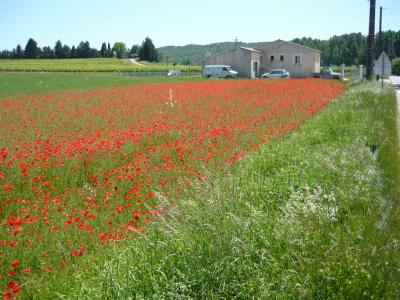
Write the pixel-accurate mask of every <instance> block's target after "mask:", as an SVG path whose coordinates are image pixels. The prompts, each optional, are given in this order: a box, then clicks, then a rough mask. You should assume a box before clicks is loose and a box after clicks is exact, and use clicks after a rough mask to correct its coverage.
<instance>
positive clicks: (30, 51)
mask: <svg viewBox="0 0 400 300" xmlns="http://www.w3.org/2000/svg"><path fill="white" fill-rule="evenodd" d="M37 55H38V47H37V43H36V41H35V40H34V39H32V38H30V39H29V40H28V42H27V43H26V46H25V57H26V58H36V57H37Z"/></svg>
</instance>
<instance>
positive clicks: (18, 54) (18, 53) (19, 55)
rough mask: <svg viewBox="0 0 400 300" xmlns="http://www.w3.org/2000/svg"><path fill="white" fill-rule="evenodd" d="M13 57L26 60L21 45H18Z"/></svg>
mask: <svg viewBox="0 0 400 300" xmlns="http://www.w3.org/2000/svg"><path fill="white" fill-rule="evenodd" d="M13 57H14V58H17V59H19V58H24V51H23V50H22V47H21V45H20V44H18V45H17V48H16V49H14V50H13Z"/></svg>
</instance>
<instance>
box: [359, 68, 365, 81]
mask: <svg viewBox="0 0 400 300" xmlns="http://www.w3.org/2000/svg"><path fill="white" fill-rule="evenodd" d="M359 68H360V80H363V77H364V65H359Z"/></svg>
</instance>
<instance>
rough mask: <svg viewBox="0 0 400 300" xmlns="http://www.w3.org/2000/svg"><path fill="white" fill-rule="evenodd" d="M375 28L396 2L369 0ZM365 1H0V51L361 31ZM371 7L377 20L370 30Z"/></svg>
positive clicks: (387, 23) (396, 23)
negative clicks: (58, 43) (374, 3)
mask: <svg viewBox="0 0 400 300" xmlns="http://www.w3.org/2000/svg"><path fill="white" fill-rule="evenodd" d="M379 6H383V7H386V8H388V9H387V10H384V17H383V29H385V30H386V29H392V30H395V31H398V30H400V0H377V7H379ZM368 12H369V2H368V1H367V0H301V1H299V0H274V1H270V0H251V1H237V0H201V1H200V0H153V1H145V0H141V1H139V0H107V1H104V0H97V1H95V0H68V1H65V0H18V1H16V0H0V28H1V32H2V33H1V35H0V49H12V48H14V47H16V45H17V44H18V43H19V44H21V45H22V46H23V47H25V44H26V42H27V40H28V39H29V38H30V37H32V38H33V39H35V40H36V41H37V42H38V44H39V46H40V47H43V46H48V45H50V46H52V47H53V46H54V43H55V41H56V40H58V39H60V40H61V42H62V43H66V44H68V45H70V46H72V45H73V44H75V45H77V44H79V42H80V41H82V40H84V41H86V40H88V41H89V42H90V44H91V46H92V47H96V48H100V46H101V43H102V42H103V41H104V42H110V43H111V45H112V44H113V43H114V42H116V41H122V42H124V43H126V44H127V46H128V47H130V46H132V44H140V43H141V42H142V40H143V39H144V38H145V37H146V36H149V37H150V38H152V40H153V42H154V43H155V45H156V47H160V46H166V45H186V44H208V43H212V42H222V41H233V40H234V39H235V38H236V37H237V38H238V39H239V40H240V41H244V42H258V41H271V40H276V39H278V38H280V39H284V40H290V39H293V38H296V37H302V36H310V37H313V38H320V39H327V38H329V37H331V36H333V35H340V34H343V33H350V32H362V33H363V34H366V33H367V31H368ZM378 16H379V13H378V10H377V15H376V17H377V22H376V24H377V26H376V30H378Z"/></svg>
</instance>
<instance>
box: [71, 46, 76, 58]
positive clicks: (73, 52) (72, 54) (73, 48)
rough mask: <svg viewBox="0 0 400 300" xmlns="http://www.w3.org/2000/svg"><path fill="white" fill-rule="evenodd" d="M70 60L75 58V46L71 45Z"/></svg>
mask: <svg viewBox="0 0 400 300" xmlns="http://www.w3.org/2000/svg"><path fill="white" fill-rule="evenodd" d="M70 58H76V48H75V45H72V48H71V54H70Z"/></svg>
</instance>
